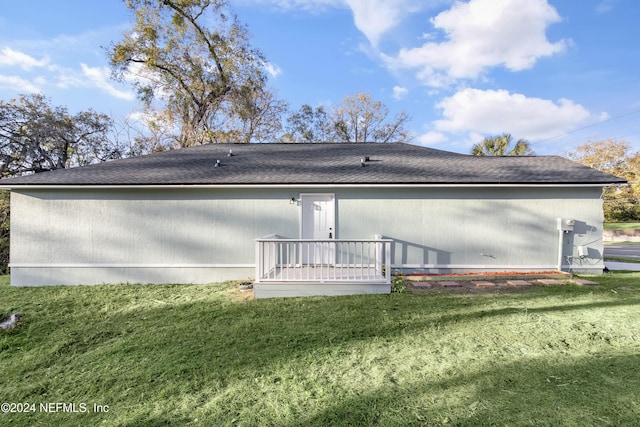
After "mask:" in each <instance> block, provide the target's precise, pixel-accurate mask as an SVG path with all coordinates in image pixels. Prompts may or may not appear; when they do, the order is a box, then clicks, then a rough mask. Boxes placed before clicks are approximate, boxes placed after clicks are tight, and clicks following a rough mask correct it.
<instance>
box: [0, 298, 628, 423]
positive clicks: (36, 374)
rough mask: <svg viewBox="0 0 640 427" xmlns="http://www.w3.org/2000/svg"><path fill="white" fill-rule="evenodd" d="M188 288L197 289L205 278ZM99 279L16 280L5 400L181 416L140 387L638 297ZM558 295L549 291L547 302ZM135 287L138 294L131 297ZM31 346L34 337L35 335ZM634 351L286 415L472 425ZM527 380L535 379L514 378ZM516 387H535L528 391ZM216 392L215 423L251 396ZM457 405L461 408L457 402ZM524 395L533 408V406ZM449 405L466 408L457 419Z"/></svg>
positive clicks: (161, 394) (273, 366) (217, 386)
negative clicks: (320, 293)
mask: <svg viewBox="0 0 640 427" xmlns="http://www.w3.org/2000/svg"><path fill="white" fill-rule="evenodd" d="M105 289H106V288H105ZM194 289H202V290H203V293H204V291H207V289H206V288H204V287H199V288H194ZM98 291H99V290H98V289H96V292H95V293H94V292H92V290H91V289H86V288H75V289H69V288H67V289H61V290H53V289H49V290H42V291H40V290H38V289H32V290H29V291H28V292H29V293H31V294H32V295H36V296H37V297H35V298H34V302H31V303H29V304H27V306H26V307H23V308H25V310H24V312H25V325H24V326H25V329H24V330H22V331H16V332H15V333H12V335H10V336H6V339H5V340H4V341H2V346H1V347H0V357H1V358H2V359H3V360H4V361H5V362H11V365H15V366H16V368H15V369H13V370H11V371H10V370H5V372H4V374H1V375H0V376H1V377H2V379H3V382H6V383H7V384H11V388H10V389H9V390H8V392H10V393H11V397H12V398H13V399H16V400H24V401H29V400H31V401H33V400H36V399H42V396H47V399H48V400H52V399H53V400H56V399H58V400H60V401H64V400H68V399H69V398H70V396H90V397H91V399H92V400H95V401H98V402H104V403H112V404H115V406H116V407H117V406H118V405H120V408H121V409H122V408H124V407H127V408H133V409H132V410H131V411H130V413H128V414H127V415H126V416H125V415H123V418H122V423H121V425H139V424H145V425H161V424H163V423H165V422H171V423H174V422H176V423H177V422H178V421H179V423H183V422H184V423H188V422H189V420H190V418H189V417H188V416H186V415H185V413H186V411H185V409H184V408H181V407H179V406H176V407H166V408H161V409H158V408H153V407H152V408H150V407H149V405H148V404H147V403H148V402H145V396H146V399H147V400H148V399H150V398H151V399H155V400H156V402H158V401H159V402H165V403H167V402H176V401H180V400H188V399H189V398H190V397H191V396H201V397H202V399H204V400H207V399H209V400H214V401H216V400H217V399H222V398H221V397H220V396H228V395H229V394H230V393H233V392H232V391H231V390H233V389H234V388H235V387H238V384H245V385H246V384H250V383H251V381H252V380H253V379H255V378H264V377H269V376H270V375H276V374H275V373H276V372H279V371H281V370H282V369H283V367H287V366H289V365H290V364H298V363H301V364H304V363H308V362H309V361H313V360H317V359H327V360H332V358H339V357H340V352H341V351H343V350H344V349H345V348H347V347H348V346H351V345H353V344H357V343H368V342H371V341H375V340H381V341H382V342H385V341H390V340H393V339H395V338H397V337H401V336H407V335H408V334H416V335H419V334H422V333H423V332H424V331H428V330H433V329H434V328H435V329H437V328H441V327H446V326H448V325H449V324H454V323H461V324H467V323H468V324H473V323H474V322H477V321H479V320H481V319H482V318H485V317H487V318H491V317H497V316H508V315H513V314H518V313H522V312H523V307H527V308H526V309H527V311H528V313H539V314H540V313H548V312H566V311H573V310H588V309H599V308H614V307H621V306H625V305H638V304H640V299H639V298H637V297H627V298H624V299H623V298H618V299H604V298H601V299H600V300H598V301H594V302H593V303H572V302H571V301H567V303H566V304H557V305H548V306H540V304H541V303H540V302H539V301H538V299H540V298H549V297H550V295H549V294H548V293H542V292H540V293H526V294H522V295H517V296H513V295H509V296H506V297H500V298H504V299H502V300H499V301H498V300H496V299H495V298H491V297H486V298H485V297H477V296H474V297H473V298H469V297H464V296H449V295H447V296H437V297H432V296H427V295H425V296H416V295H387V296H354V297H338V298H303V299H287V300H268V301H250V302H247V303H236V302H232V301H229V300H224V299H220V295H219V294H213V295H212V296H211V297H203V298H200V299H198V298H197V292H195V293H194V295H196V296H194V299H195V301H190V300H189V299H188V298H187V299H185V300H184V301H179V300H176V299H175V298H176V296H178V297H179V296H180V290H179V288H176V287H167V288H166V289H165V288H153V287H139V288H134V287H126V286H123V287H122V288H121V289H119V288H112V289H111V288H110V289H107V290H106V291H100V292H98ZM189 291H191V292H193V290H191V289H190V290H189ZM12 293H13V291H12ZM16 293H19V292H18V290H16ZM82 293H85V294H86V295H85V297H84V298H80V299H79V298H78V296H77V294H82ZM185 293H186V289H185ZM46 296H49V297H50V298H49V299H47V298H46ZM560 298H561V296H558V295H553V296H552V298H551V300H552V301H560V300H561V299H560ZM608 298H611V297H610V296H608ZM134 299H135V300H137V299H139V300H140V304H136V303H135V301H133V300H134ZM39 300H45V301H47V302H44V303H41V302H39ZM149 300H152V301H153V300H158V301H157V304H156V305H155V306H152V307H150V306H148V305H147V306H145V305H144V304H147V303H148V301H149ZM496 301H498V303H497V302H496ZM127 304H129V305H127ZM505 305H506V306H507V307H505ZM496 306H497V308H496ZM439 333H441V334H443V333H445V332H444V331H440V332H439ZM0 338H2V337H0ZM43 344H44V345H45V346H46V348H41V347H38V346H39V345H43ZM18 349H19V351H17V350H18ZM35 353H38V356H37V357H36V356H35ZM607 357H608V356H607ZM12 358H16V359H15V360H11V359H12ZM25 360H26V361H27V362H25ZM333 360H335V359H333ZM626 361H628V362H629V364H627V362H626ZM639 361H640V360H638V359H637V357H636V356H633V357H631V356H629V357H626V358H625V357H614V358H608V359H607V360H592V359H582V360H580V361H577V362H576V363H575V364H574V365H567V366H552V365H549V364H545V362H544V361H536V360H531V361H528V362H522V363H521V364H510V365H507V366H501V365H496V366H494V367H490V368H489V369H488V370H486V371H482V372H477V373H475V374H473V375H458V376H456V375H452V376H451V377H449V378H450V379H447V380H443V381H442V382H433V381H427V382H425V383H421V382H411V383H404V384H402V383H401V384H394V383H390V384H389V386H388V387H385V388H379V389H374V390H371V391H370V392H369V391H367V392H366V393H364V394H362V395H361V396H358V397H351V398H348V399H341V400H340V401H336V402H335V403H331V404H330V405H329V407H328V408H327V409H323V410H321V411H319V412H317V411H316V412H315V413H314V412H313V411H305V412H304V416H303V417H301V420H302V421H301V422H300V423H297V422H296V423H293V424H292V425H327V424H335V425H349V424H352V425H362V424H364V425H370V424H376V423H381V424H386V423H383V421H384V420H388V421H389V424H394V423H395V421H394V420H396V418H395V417H396V415H395V414H397V412H398V411H400V412H404V411H413V412H415V417H413V415H412V417H413V419H415V420H417V421H416V425H417V424H421V423H422V422H423V421H424V422H428V423H430V422H432V421H433V420H432V419H431V418H430V417H431V416H435V415H434V414H438V416H439V414H443V413H448V412H451V414H450V415H447V416H448V417H449V419H450V420H458V421H457V422H460V423H466V422H469V423H471V424H473V420H475V422H477V423H479V424H483V422H482V418H473V417H476V416H477V417H488V418H486V419H491V417H492V416H497V415H499V414H500V412H501V411H502V410H504V409H505V408H507V407H510V406H511V405H525V404H526V403H527V402H528V401H529V400H528V399H531V401H532V402H534V403H535V402H538V403H539V404H544V405H547V406H546V407H545V410H548V408H553V407H555V406H554V405H556V403H554V400H553V396H556V398H560V397H562V393H564V392H565V391H566V390H570V389H569V388H567V387H569V385H571V384H573V383H571V382H569V383H568V384H569V385H566V386H561V385H560V384H556V385H557V388H553V387H552V388H550V389H547V388H546V387H547V386H548V384H547V383H546V381H547V380H548V379H549V378H552V382H553V381H556V380H555V379H553V378H560V379H563V378H572V380H571V381H573V379H574V378H575V379H577V378H578V377H577V376H576V372H578V373H580V374H581V375H582V374H584V375H585V376H586V375H587V374H589V375H592V374H593V372H599V371H598V370H603V369H606V368H607V367H610V370H609V372H611V373H612V374H611V375H610V377H612V378H614V381H616V382H617V381H619V380H620V379H621V378H624V375H623V374H622V370H623V369H628V368H629V366H638V363H637V362H639ZM632 362H633V363H634V364H635V365H631V363H632ZM625 365H626V366H627V368H624V366H625ZM5 366H6V365H5ZM594 369H595V371H593V370H594ZM636 369H637V368H636ZM9 372H11V373H9ZM524 373H526V375H524ZM627 374H631V375H637V374H638V372H637V371H631V372H629V371H628V372H627ZM278 375H279V374H278ZM25 376H27V377H25ZM531 378H538V379H539V380H538V381H536V383H535V384H527V382H528V381H530V380H531ZM585 378H586V377H585ZM636 378H637V377H636ZM602 381H604V379H603V380H602ZM474 382H478V384H479V388H477V392H475V393H476V395H475V396H457V397H456V398H455V399H454V400H451V401H449V400H447V399H444V400H443V397H442V396H443V395H445V396H446V395H447V393H451V392H452V390H453V391H455V389H456V387H461V385H463V384H470V383H474ZM636 385H637V383H636ZM572 387H573V385H572ZM585 387H586V385H585ZM637 389H638V388H636V390H637ZM527 390H528V391H529V392H531V393H533V394H536V393H539V394H541V395H540V396H533V397H532V396H529V395H527ZM613 391H614V392H615V393H617V394H616V395H615V396H610V397H607V399H608V401H613V405H614V406H616V405H617V403H615V402H617V401H618V400H616V399H618V398H620V399H621V401H625V402H626V400H627V399H629V398H630V396H636V394H635V393H636V392H635V391H630V390H628V389H626V388H622V387H621V388H614V390H613ZM511 393H516V394H515V395H514V396H512V395H511ZM545 393H546V394H548V395H549V396H546V395H545ZM494 394H497V395H499V396H500V398H499V399H498V400H496V401H495V402H492V403H491V404H488V403H485V400H484V399H485V397H483V396H485V395H487V396H490V395H494ZM120 396H121V397H120ZM245 396H246V395H245ZM585 396H588V397H587V398H584V397H580V396H578V398H577V400H576V403H571V402H569V401H567V402H563V401H562V400H561V401H560V402H561V408H564V409H563V410H565V411H568V412H570V410H571V411H573V410H574V409H575V408H577V407H579V406H580V405H582V404H586V403H587V402H586V400H589V399H595V398H596V397H595V396H592V395H590V394H589V392H588V389H586V388H585ZM113 399H120V400H118V401H117V402H115V401H113ZM456 399H457V400H456ZM222 400H223V401H224V399H222ZM477 402H479V403H477ZM226 403H227V404H229V406H230V408H229V411H230V412H229V419H228V420H226V422H230V420H231V419H232V418H233V417H234V416H237V413H236V414H234V413H233V411H236V412H238V411H240V412H241V411H246V408H245V409H243V408H244V407H245V406H248V407H250V406H251V404H252V402H242V401H239V402H232V403H233V404H230V403H229V402H228V401H226ZM157 404H158V403H156V405H157ZM198 404H200V405H201V404H202V402H200V403H198ZM465 405H467V406H469V407H472V409H468V408H467V409H465ZM563 405H564V406H563ZM556 406H557V405H556ZM527 407H528V408H530V410H531V411H534V408H533V407H532V406H527ZM116 409H117V408H116ZM114 410H115V409H114ZM459 411H467V412H468V413H467V412H465V414H467V415H465V416H464V417H462V418H460V417H461V415H459ZM413 412H412V413H413ZM376 414H377V415H376ZM524 416H525V415H522V416H521V415H517V414H515V413H512V414H510V415H509V417H510V418H507V420H508V422H506V423H508V424H509V423H510V424H520V421H524V418H522V417H524ZM545 416H548V414H547V415H545ZM576 416H577V415H576ZM104 419H105V420H107V419H108V417H106V416H105V418H104ZM403 419H405V420H406V418H403ZM616 419H617V420H620V418H616ZM60 420H64V418H62V417H60ZM254 420H255V419H254ZM345 420H346V422H345ZM511 420H512V421H513V422H511ZM92 421H96V420H92ZM396 421H397V420H396ZM441 421H442V420H439V421H438V422H441ZM61 422H62V421H61ZM270 422H271V421H267V423H270ZM497 423H501V422H500V421H497ZM400 424H402V423H400ZM523 424H524V422H523ZM548 424H551V423H550V422H549V423H548ZM405 425H406V424H405Z"/></svg>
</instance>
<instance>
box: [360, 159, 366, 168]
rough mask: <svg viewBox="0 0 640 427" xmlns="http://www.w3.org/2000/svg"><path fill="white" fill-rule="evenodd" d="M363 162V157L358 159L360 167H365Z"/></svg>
mask: <svg viewBox="0 0 640 427" xmlns="http://www.w3.org/2000/svg"><path fill="white" fill-rule="evenodd" d="M364 162H365V158H364V157H363V158H361V159H360V167H365V164H364Z"/></svg>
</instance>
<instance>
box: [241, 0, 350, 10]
mask: <svg viewBox="0 0 640 427" xmlns="http://www.w3.org/2000/svg"><path fill="white" fill-rule="evenodd" d="M234 3H235V4H236V5H240V6H251V5H255V4H260V5H267V6H272V7H275V8H277V9H280V10H283V11H288V10H291V9H297V10H305V11H307V12H321V11H323V10H325V9H327V8H329V7H341V6H344V1H343V0H235V2H234Z"/></svg>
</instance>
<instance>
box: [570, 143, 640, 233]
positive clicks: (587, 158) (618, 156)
mask: <svg viewBox="0 0 640 427" xmlns="http://www.w3.org/2000/svg"><path fill="white" fill-rule="evenodd" d="M566 157H568V158H569V159H571V160H573V161H576V162H578V163H582V164H583V165H586V166H589V167H592V168H594V169H597V170H599V171H602V172H606V173H610V174H612V175H615V176H618V177H620V178H624V179H626V180H627V181H628V182H629V185H625V186H615V187H605V188H604V189H603V194H602V197H603V200H604V203H603V205H604V216H605V220H606V221H609V222H619V221H637V220H640V182H639V178H640V153H637V152H636V153H633V152H631V146H630V145H629V143H628V142H626V141H617V140H613V139H607V140H603V141H596V142H593V141H587V142H586V143H585V144H583V145H581V146H579V147H577V148H576V149H575V151H574V152H572V153H568V154H567V155H566Z"/></svg>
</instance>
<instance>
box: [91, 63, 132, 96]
mask: <svg viewBox="0 0 640 427" xmlns="http://www.w3.org/2000/svg"><path fill="white" fill-rule="evenodd" d="M80 66H81V67H82V74H83V75H84V76H85V77H86V78H88V79H89V80H88V82H87V83H85V85H88V86H94V87H97V88H99V89H101V90H103V91H105V92H106V93H108V94H109V95H111V96H113V97H115V98H118V99H124V100H127V101H130V100H133V99H134V97H135V96H134V94H133V93H131V92H128V91H122V90H119V89H117V88H116V87H115V86H114V85H113V84H111V82H110V81H109V79H110V77H109V75H110V70H109V68H106V67H89V66H88V65H86V64H80Z"/></svg>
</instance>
